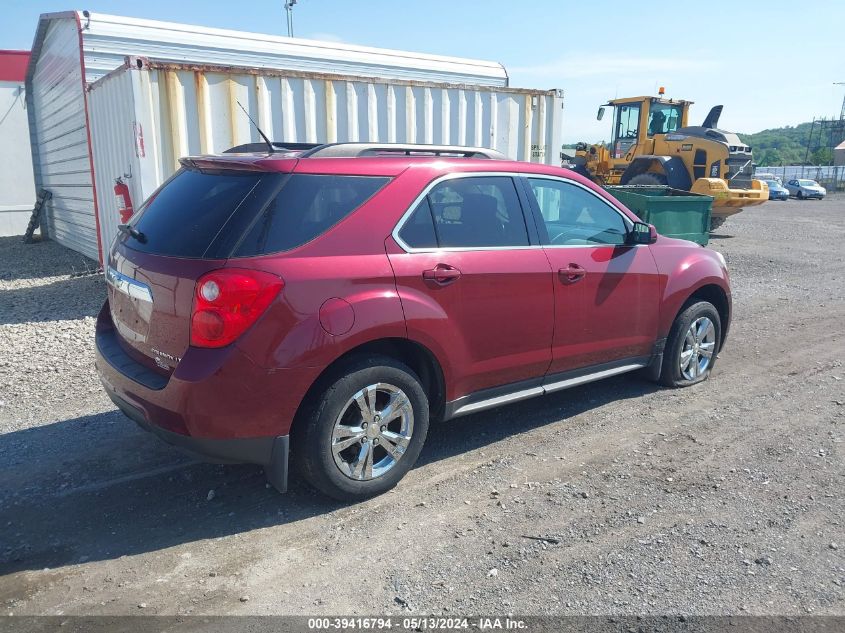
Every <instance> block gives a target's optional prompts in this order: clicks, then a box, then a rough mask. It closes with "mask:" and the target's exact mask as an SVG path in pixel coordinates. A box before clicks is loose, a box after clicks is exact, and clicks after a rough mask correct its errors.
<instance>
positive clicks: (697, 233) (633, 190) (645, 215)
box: [605, 185, 713, 246]
mask: <svg viewBox="0 0 845 633" xmlns="http://www.w3.org/2000/svg"><path fill="white" fill-rule="evenodd" d="M605 189H607V191H608V193H610V195H612V196H613V197H614V198H617V199H618V200H619V201H620V202H621V203H622V204H624V205H625V206H626V207H628V208H629V209H630V210H631V211H633V212H634V213H636V214H637V215H638V216H639V217H640V219H641V220H642V221H643V222H648V223H649V224H653V225H654V227H655V228H656V229H657V232H658V233H660V234H661V235H665V236H667V237H677V238H679V239H682V240H690V241H691V242H696V243H698V244H701V245H702V246H706V245H707V241H708V240H709V238H710V210H711V208H712V207H713V198H712V197H711V196H703V195H701V194H698V193H691V192H689V191H682V190H680V189H672V188H671V187H666V186H663V185H618V186H611V187H605Z"/></svg>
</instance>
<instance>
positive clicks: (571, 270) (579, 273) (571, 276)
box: [557, 264, 587, 284]
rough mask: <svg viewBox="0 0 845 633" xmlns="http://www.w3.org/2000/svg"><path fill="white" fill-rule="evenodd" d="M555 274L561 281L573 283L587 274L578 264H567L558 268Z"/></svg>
mask: <svg viewBox="0 0 845 633" xmlns="http://www.w3.org/2000/svg"><path fill="white" fill-rule="evenodd" d="M557 274H558V276H559V277H560V280H561V281H562V282H563V283H565V284H574V283H576V282H578V281H581V280H582V279H583V278H584V277H585V276H586V275H587V270H586V269H585V268H584V267H582V266H579V265H578V264H569V265H568V266H566V267H564V268H561V269H560V270H558V271H557Z"/></svg>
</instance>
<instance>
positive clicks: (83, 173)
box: [27, 19, 99, 259]
mask: <svg viewBox="0 0 845 633" xmlns="http://www.w3.org/2000/svg"><path fill="white" fill-rule="evenodd" d="M38 45H39V50H37V51H36V50H33V58H34V59H36V65H35V70H34V73H33V74H32V77H31V81H30V80H29V79H28V81H27V89H28V92H27V103H28V105H29V112H28V116H29V117H30V135H31V138H32V153H33V166H34V171H35V185H36V187H37V188H38V187H43V188H45V189H49V190H50V191H51V192H52V194H53V197H52V199H51V200H50V202H49V203H48V206H47V209H46V214H45V218H44V222H45V225H46V228H47V231H48V234H49V236H50V237H51V238H52V239H54V240H56V241H57V242H59V243H60V244H63V245H64V246H67V247H68V248H71V249H73V250H75V251H77V252H80V253H82V254H83V255H87V256H88V257H91V258H92V259H98V258H99V254H98V248H97V230H96V220H95V217H94V187H93V184H92V179H91V166H90V161H89V154H88V140H87V126H86V119H85V95H84V92H83V89H82V67H81V65H80V61H79V35H78V32H77V28H76V23H75V21H74V20H69V19H64V20H54V21H51V22H50V23H49V24H47V25H46V29H45V32H44V34H43V37H42V38H41V41H39V42H38Z"/></svg>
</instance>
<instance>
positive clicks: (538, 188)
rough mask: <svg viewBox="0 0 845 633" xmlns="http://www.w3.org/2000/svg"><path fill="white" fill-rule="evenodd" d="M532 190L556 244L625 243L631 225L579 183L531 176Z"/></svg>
mask: <svg viewBox="0 0 845 633" xmlns="http://www.w3.org/2000/svg"><path fill="white" fill-rule="evenodd" d="M528 182H529V184H530V186H531V192H532V193H533V194H534V198H535V199H536V200H537V206H538V207H539V209H540V215H541V216H542V218H543V223H544V224H545V227H546V232H547V233H548V243H549V244H550V245H553V246H599V245H621V244H624V243H625V238H626V236H627V234H628V225H627V224H626V222H625V220H624V219H623V218H622V215H621V214H620V213H619V212H618V211H616V210H615V209H614V208H613V207H611V206H610V205H609V204H608V203H607V202H605V201H604V200H602V199H601V198H599V197H598V196H597V195H595V194H593V193H591V192H589V191H587V190H586V189H584V188H582V187H579V186H578V185H575V184H572V183H568V182H563V181H560V180H550V179H546V178H529V179H528Z"/></svg>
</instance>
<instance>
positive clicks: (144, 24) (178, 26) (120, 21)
mask: <svg viewBox="0 0 845 633" xmlns="http://www.w3.org/2000/svg"><path fill="white" fill-rule="evenodd" d="M46 15H60V14H46ZM42 17H43V16H42ZM86 20H88V21H89V22H90V24H91V25H92V26H93V27H94V28H96V26H97V22H102V23H105V24H111V25H115V26H121V25H123V26H136V27H141V28H151V29H156V30H158V31H172V32H176V33H180V32H185V33H191V34H196V33H204V34H208V35H211V36H217V37H225V38H232V39H240V40H251V41H256V42H258V41H263V42H266V43H270V44H279V45H288V46H290V45H294V46H301V47H304V48H311V49H315V50H316V49H324V50H327V51H330V50H332V49H334V50H338V51H351V52H359V53H375V54H381V55H386V54H387V55H392V56H395V57H397V58H403V59H407V60H425V61H431V62H451V63H458V64H463V65H466V66H474V67H477V68H484V69H487V70H489V71H496V72H497V73H498V74H497V76H498V77H499V78H500V79H505V80H507V78H508V75H507V71H506V70H505V67H504V65H503V64H501V63H500V62H497V61H489V60H481V59H473V58H465V57H454V56H448V55H435V54H431V53H420V52H415V51H406V50H398V49H389V48H379V47H371V46H362V45H359V44H347V43H345V42H327V41H322V40H311V39H306V38H293V37H285V36H282V35H271V34H267V33H256V32H253V31H237V30H233V29H220V28H216V27H206V26H199V25H193V24H184V23H180V22H165V21H159V20H150V19H147V18H131V17H126V16H119V15H113V14H107V13H93V12H91V13H89V15H88V17H87V18H86Z"/></svg>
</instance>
